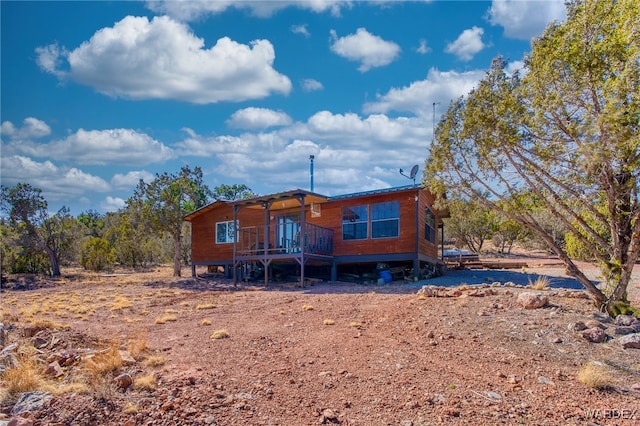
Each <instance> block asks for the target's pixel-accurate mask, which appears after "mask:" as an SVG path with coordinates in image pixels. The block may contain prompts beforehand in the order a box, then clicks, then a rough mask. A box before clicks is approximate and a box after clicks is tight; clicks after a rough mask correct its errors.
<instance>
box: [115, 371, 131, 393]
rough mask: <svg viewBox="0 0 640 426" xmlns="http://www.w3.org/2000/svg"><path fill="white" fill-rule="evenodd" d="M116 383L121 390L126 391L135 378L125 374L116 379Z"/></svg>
mask: <svg viewBox="0 0 640 426" xmlns="http://www.w3.org/2000/svg"><path fill="white" fill-rule="evenodd" d="M115 382H116V385H117V386H118V387H119V388H120V389H126V388H128V387H129V386H131V385H132V384H133V378H132V377H131V376H130V375H129V374H127V373H123V374H121V375H119V376H118V377H116V378H115Z"/></svg>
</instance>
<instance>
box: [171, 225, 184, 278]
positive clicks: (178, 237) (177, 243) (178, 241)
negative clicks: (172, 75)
mask: <svg viewBox="0 0 640 426" xmlns="http://www.w3.org/2000/svg"><path fill="white" fill-rule="evenodd" d="M173 243H174V252H173V276H174V277H180V276H182V275H181V272H180V270H181V269H182V268H181V266H182V265H181V264H180V253H181V252H182V233H181V232H178V233H176V234H174V236H173Z"/></svg>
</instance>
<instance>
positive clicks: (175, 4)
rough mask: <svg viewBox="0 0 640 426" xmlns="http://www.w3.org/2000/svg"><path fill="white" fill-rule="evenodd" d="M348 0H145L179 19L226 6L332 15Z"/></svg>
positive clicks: (261, 13)
mask: <svg viewBox="0 0 640 426" xmlns="http://www.w3.org/2000/svg"><path fill="white" fill-rule="evenodd" d="M351 3H352V2H351V0H298V1H291V0H289V1H285V0H278V1H264V0H254V1H251V0H242V1H237V0H215V1H211V0H199V1H198V0H162V1H147V7H148V8H149V9H151V10H152V11H154V12H159V13H163V14H167V15H169V16H172V17H174V18H175V19H179V20H182V21H194V20H197V19H200V18H202V17H204V16H207V15H215V14H219V13H222V12H224V11H226V10H227V9H229V8H236V9H247V10H249V12H250V13H251V14H252V15H254V16H258V17H263V18H267V17H269V16H272V15H273V14H274V13H276V12H278V11H280V10H282V9H286V8H288V7H297V8H300V9H306V10H311V11H312V12H315V13H322V12H326V11H329V12H330V13H331V14H332V15H333V16H340V11H341V9H342V8H343V7H347V8H350V7H351Z"/></svg>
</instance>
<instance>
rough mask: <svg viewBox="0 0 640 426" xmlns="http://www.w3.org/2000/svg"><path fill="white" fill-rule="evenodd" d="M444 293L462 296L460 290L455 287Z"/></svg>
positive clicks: (449, 295)
mask: <svg viewBox="0 0 640 426" xmlns="http://www.w3.org/2000/svg"><path fill="white" fill-rule="evenodd" d="M446 295H447V297H459V296H462V292H461V291H460V290H458V289H457V288H454V289H452V290H449V291H447V293H446Z"/></svg>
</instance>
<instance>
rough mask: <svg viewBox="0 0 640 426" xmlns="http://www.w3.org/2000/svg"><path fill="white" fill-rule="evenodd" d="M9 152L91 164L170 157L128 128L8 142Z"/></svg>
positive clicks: (166, 150)
mask: <svg viewBox="0 0 640 426" xmlns="http://www.w3.org/2000/svg"><path fill="white" fill-rule="evenodd" d="M8 148H10V150H11V151H10V152H17V153H21V154H27V155H31V156H34V157H47V158H51V159H54V160H59V161H62V160H63V161H71V162H74V163H77V164H91V165H109V164H125V165H142V164H151V163H161V162H164V161H166V160H168V159H171V158H173V156H174V153H173V151H172V150H171V148H168V147H167V146H165V145H163V144H162V143H160V142H158V141H156V140H155V139H153V138H151V137H150V136H149V135H146V134H144V133H139V132H136V131H135V130H130V129H110V130H84V129H80V130H78V131H77V132H76V133H73V134H71V135H69V136H67V137H66V138H65V139H60V140H55V141H52V142H49V143H46V144H42V143H31V142H29V143H27V142H23V143H20V144H10V145H9V146H8Z"/></svg>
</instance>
